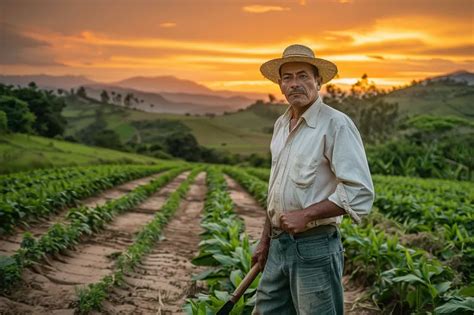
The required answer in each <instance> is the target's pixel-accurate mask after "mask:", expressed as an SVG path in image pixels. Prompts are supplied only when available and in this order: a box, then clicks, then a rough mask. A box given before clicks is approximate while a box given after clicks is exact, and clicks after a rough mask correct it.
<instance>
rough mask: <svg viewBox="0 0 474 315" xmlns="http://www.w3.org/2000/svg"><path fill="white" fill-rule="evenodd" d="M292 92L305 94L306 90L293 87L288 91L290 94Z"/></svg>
mask: <svg viewBox="0 0 474 315" xmlns="http://www.w3.org/2000/svg"><path fill="white" fill-rule="evenodd" d="M293 94H305V95H306V91H305V90H304V89H301V88H295V89H293V90H291V91H290V95H293Z"/></svg>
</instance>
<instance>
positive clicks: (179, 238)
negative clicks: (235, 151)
mask: <svg viewBox="0 0 474 315" xmlns="http://www.w3.org/2000/svg"><path fill="white" fill-rule="evenodd" d="M205 193H206V184H205V174H204V173H201V174H199V176H198V177H197V178H196V182H195V183H194V184H193V185H191V187H190V191H189V192H188V194H187V196H186V198H185V200H184V201H183V202H182V203H181V205H180V208H179V209H178V211H177V212H176V214H175V216H174V217H173V218H172V219H171V220H170V222H169V223H168V225H167V226H166V227H165V229H164V231H163V236H164V237H165V238H164V239H163V240H162V241H160V242H158V243H157V245H156V246H155V248H154V249H153V251H152V252H151V253H150V254H149V255H147V257H146V258H145V259H144V260H143V262H142V263H141V264H140V265H139V267H138V268H136V269H135V271H134V272H131V273H129V274H127V275H126V277H125V285H124V286H123V287H120V288H116V289H114V292H113V293H112V294H111V296H110V297H109V300H108V301H106V302H105V303H104V313H107V314H180V313H182V307H183V304H184V303H185V299H186V298H187V297H188V296H189V295H192V294H194V293H195V290H196V288H195V286H194V285H193V282H192V281H191V275H192V274H196V273H198V272H199V271H200V270H201V268H199V267H196V266H194V265H193V264H191V259H192V258H193V257H194V256H195V255H196V253H197V251H198V248H199V247H198V244H199V242H200V240H201V239H200V236H199V234H200V233H201V232H202V229H201V226H200V221H201V218H200V215H201V211H202V209H203V207H204V197H205Z"/></svg>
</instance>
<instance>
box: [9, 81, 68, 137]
mask: <svg viewBox="0 0 474 315" xmlns="http://www.w3.org/2000/svg"><path fill="white" fill-rule="evenodd" d="M9 94H10V95H11V96H13V97H16V98H17V99H19V100H22V101H24V102H26V103H27V105H28V108H29V110H30V112H32V113H33V114H34V116H36V119H35V120H34V123H33V130H34V131H35V132H36V133H37V134H39V135H41V136H45V137H54V136H56V135H62V134H63V133H64V129H65V127H66V123H67V122H66V119H65V118H64V117H63V116H61V112H62V110H63V109H64V108H65V107H66V103H65V101H64V98H63V97H58V96H56V95H54V93H53V92H52V91H42V90H38V89H36V88H35V87H34V85H32V84H30V87H28V88H21V87H19V88H16V89H12V90H11V91H10V92H9ZM9 120H10V119H9Z"/></svg>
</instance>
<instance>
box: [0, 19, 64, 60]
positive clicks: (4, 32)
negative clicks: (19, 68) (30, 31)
mask: <svg viewBox="0 0 474 315" xmlns="http://www.w3.org/2000/svg"><path fill="white" fill-rule="evenodd" d="M0 47H1V48H0V64H3V65H35V66H49V65H54V66H58V65H62V64H60V63H57V62H56V61H54V58H53V56H52V55H51V54H50V53H49V52H48V48H49V47H50V45H49V43H47V42H44V41H40V40H36V39H34V38H31V37H28V36H25V35H23V34H22V33H21V32H20V31H19V30H18V29H16V28H15V27H14V26H12V25H11V24H7V23H0Z"/></svg>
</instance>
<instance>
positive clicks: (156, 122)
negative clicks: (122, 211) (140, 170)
mask: <svg viewBox="0 0 474 315" xmlns="http://www.w3.org/2000/svg"><path fill="white" fill-rule="evenodd" d="M384 99H385V100H386V101H388V102H396V103H398V104H399V112H400V114H401V116H405V115H410V116H413V115H418V114H425V115H426V114H428V115H440V116H447V115H455V116H459V117H462V118H466V119H472V117H474V86H470V85H466V84H463V83H459V82H454V81H446V80H438V81H424V82H422V83H418V84H416V85H413V86H410V87H406V88H403V89H399V90H396V91H393V92H391V93H389V94H387V95H386V96H384ZM67 104H68V106H67V107H66V109H65V110H64V111H63V115H64V116H65V117H66V118H67V120H68V127H67V130H66V135H70V136H74V135H75V134H76V133H77V132H78V131H80V130H81V129H84V128H85V127H87V126H88V125H90V124H92V123H93V122H94V120H95V117H96V114H97V111H98V110H100V111H102V115H103V117H104V119H105V121H106V123H107V128H108V129H112V130H114V131H116V132H117V134H118V135H119V137H120V140H121V141H122V143H127V142H128V141H132V142H134V143H147V144H154V143H156V142H157V137H160V136H164V135H166V134H167V133H171V132H180V131H182V130H183V127H184V128H187V129H188V130H190V131H191V132H192V133H193V135H194V136H195V137H196V139H197V140H198V142H199V144H200V145H203V146H206V147H208V148H213V149H219V150H227V151H229V152H231V153H239V154H243V155H248V154H251V153H259V154H266V153H267V152H268V151H269V144H270V140H271V132H272V129H273V124H274V122H275V120H276V119H277V117H278V116H279V115H280V114H282V113H283V112H284V110H285V109H286V106H282V105H267V104H263V103H257V104H254V105H252V106H250V107H248V108H246V109H245V110H240V111H238V112H233V113H226V114H225V115H216V116H214V115H190V114H186V115H180V114H160V113H149V112H142V111H138V110H134V109H130V108H125V107H123V106H115V105H106V104H103V103H100V102H98V101H94V100H84V99H81V98H78V97H77V96H68V98H67ZM165 121H166V123H164V122H165ZM170 121H171V122H176V124H175V125H173V124H172V123H171V124H170Z"/></svg>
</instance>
